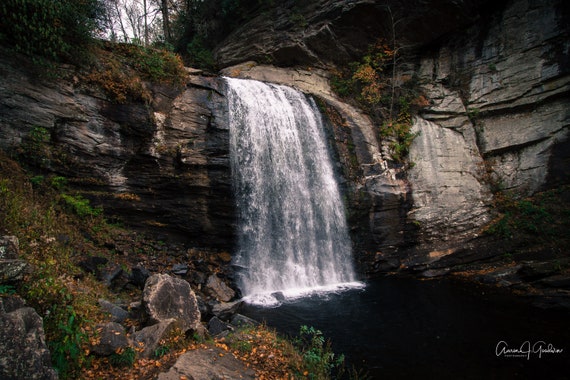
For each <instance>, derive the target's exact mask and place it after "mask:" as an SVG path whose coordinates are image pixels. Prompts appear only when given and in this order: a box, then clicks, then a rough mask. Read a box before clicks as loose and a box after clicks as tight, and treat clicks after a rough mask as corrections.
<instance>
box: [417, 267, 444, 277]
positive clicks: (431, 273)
mask: <svg viewBox="0 0 570 380" xmlns="http://www.w3.org/2000/svg"><path fill="white" fill-rule="evenodd" d="M449 271H450V269H449V268H444V269H428V270H425V271H423V272H422V273H421V274H420V276H421V277H424V278H435V277H441V276H445V275H446V274H448V273H449Z"/></svg>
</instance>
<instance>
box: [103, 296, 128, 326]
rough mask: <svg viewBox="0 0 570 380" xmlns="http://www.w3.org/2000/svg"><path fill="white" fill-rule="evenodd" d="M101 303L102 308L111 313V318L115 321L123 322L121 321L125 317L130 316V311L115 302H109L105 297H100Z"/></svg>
mask: <svg viewBox="0 0 570 380" xmlns="http://www.w3.org/2000/svg"><path fill="white" fill-rule="evenodd" d="M99 305H100V306H101V308H102V309H103V310H104V311H105V312H107V313H109V314H111V320H112V321H113V322H117V323H121V322H124V321H125V319H127V318H128V317H129V312H128V311H126V310H125V309H123V308H122V307H120V306H118V305H115V304H114V303H112V302H109V301H107V300H105V299H100V300H99Z"/></svg>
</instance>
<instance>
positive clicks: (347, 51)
mask: <svg viewBox="0 0 570 380" xmlns="http://www.w3.org/2000/svg"><path fill="white" fill-rule="evenodd" d="M485 3H487V1H484V0H469V1H461V2H457V1H452V0H438V1H430V2H426V1H417V0H405V1H401V0H399V1H396V0H392V1H382V2H379V1H370V0H315V1H303V2H295V1H283V2H279V3H276V4H275V6H274V7H272V8H271V10H269V11H264V12H261V13H260V14H258V15H257V16H256V17H254V18H252V19H251V20H250V21H249V22H247V23H246V24H244V25H243V26H241V27H240V28H238V29H237V30H235V31H234V32H233V33H232V34H231V35H230V36H229V37H228V38H227V39H226V40H225V41H223V42H222V43H221V44H220V46H218V48H217V49H216V52H215V57H216V59H217V61H218V63H219V64H220V65H221V66H222V67H224V66H230V65H235V64H238V63H241V62H244V61H246V60H254V61H258V62H265V63H272V64H275V65H277V66H318V67H319V66H320V67H325V66H329V65H338V64H341V65H346V64H348V63H349V62H352V61H356V60H358V59H360V57H361V55H362V54H363V53H365V52H366V50H367V49H368V47H369V45H370V44H372V43H374V42H375V41H377V40H378V39H379V38H384V39H386V40H390V38H391V33H392V29H391V28H392V24H393V23H394V22H397V24H398V36H397V37H398V39H399V40H401V41H402V44H404V45H406V46H410V45H423V44H426V43H430V42H432V41H434V40H436V39H437V38H439V37H440V36H442V35H443V34H445V33H447V32H450V31H453V30H456V29H458V28H461V27H464V26H465V25H468V24H469V23H471V22H473V20H476V19H477V17H479V15H480V13H481V12H482V11H481V5H482V4H485Z"/></svg>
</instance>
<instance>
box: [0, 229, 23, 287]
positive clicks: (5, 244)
mask: <svg viewBox="0 0 570 380" xmlns="http://www.w3.org/2000/svg"><path fill="white" fill-rule="evenodd" d="M18 254H19V241H18V238H17V237H16V236H0V284H1V283H10V282H15V281H20V280H22V279H23V278H24V274H26V273H27V272H28V270H29V264H28V263H27V262H26V261H25V260H20V259H18Z"/></svg>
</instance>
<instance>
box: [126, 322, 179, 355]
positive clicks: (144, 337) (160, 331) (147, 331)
mask: <svg viewBox="0 0 570 380" xmlns="http://www.w3.org/2000/svg"><path fill="white" fill-rule="evenodd" d="M175 327H176V320H175V319H167V320H164V321H162V322H159V323H157V324H155V325H152V326H148V327H145V328H143V329H142V330H139V331H136V332H135V333H134V334H133V335H132V339H133V342H134V343H135V345H136V346H137V347H139V348H142V351H141V352H140V355H141V356H142V357H145V358H150V357H152V356H153V355H154V353H155V352H156V349H157V348H158V347H159V346H160V342H161V340H163V339H164V338H165V337H167V336H168V334H170V332H171V331H173V329H174V328H175Z"/></svg>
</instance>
